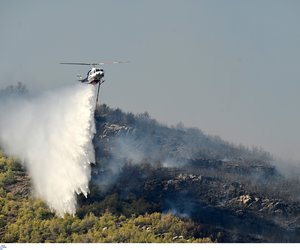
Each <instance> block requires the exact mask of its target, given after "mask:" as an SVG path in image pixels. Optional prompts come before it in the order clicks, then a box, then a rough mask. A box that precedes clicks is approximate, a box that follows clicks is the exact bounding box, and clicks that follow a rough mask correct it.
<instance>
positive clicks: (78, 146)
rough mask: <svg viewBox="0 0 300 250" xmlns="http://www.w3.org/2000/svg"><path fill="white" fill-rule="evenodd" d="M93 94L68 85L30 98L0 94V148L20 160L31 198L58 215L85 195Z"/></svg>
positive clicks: (90, 155) (91, 157) (91, 152)
mask: <svg viewBox="0 0 300 250" xmlns="http://www.w3.org/2000/svg"><path fill="white" fill-rule="evenodd" d="M94 104H95V90H94V86H90V85H79V84H77V85H71V86H65V87H59V88H56V89H54V90H51V91H47V92H44V93H42V94H40V95H39V96H35V97H28V96H27V97H24V96H18V95H9V96H6V97H5V98H3V96H2V97H1V95H0V119H1V120H0V145H1V147H3V148H4V150H5V151H6V153H8V154H10V155H15V156H18V157H19V158H20V159H21V160H22V161H24V164H25V166H26V167H27V169H28V171H29V174H30V176H31V179H32V182H33V188H34V190H33V191H34V194H35V195H36V196H37V197H41V198H42V199H44V200H45V201H46V202H47V204H48V205H49V206H50V207H51V208H52V209H53V210H54V211H55V212H56V213H57V214H58V215H60V216H63V214H64V213H71V214H74V213H75V209H76V193H77V194H79V193H82V194H84V195H85V196H86V195H87V194H88V192H89V188H88V183H89V180H90V177H91V170H90V163H91V162H94V161H95V155H94V148H93V144H92V139H93V136H94V133H95V124H94V116H93V115H94V109H95V106H94Z"/></svg>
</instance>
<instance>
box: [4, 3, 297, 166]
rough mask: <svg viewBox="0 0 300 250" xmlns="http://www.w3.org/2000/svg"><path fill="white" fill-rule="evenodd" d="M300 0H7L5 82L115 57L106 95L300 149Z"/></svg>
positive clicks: (135, 108)
mask: <svg viewBox="0 0 300 250" xmlns="http://www.w3.org/2000/svg"><path fill="white" fill-rule="evenodd" d="M299 13H300V1H298V0H281V1H279V0H195V1H193V0H181V1H179V0H148V1H146V0H131V1H130V0H127V1H125V0H118V1H117V0H107V1H100V0H98V1H96V0H95V1H71V0H70V1H63V0H52V1H40V0H39V1H38V0H36V1H33V0H28V1H21V0H20V1H16V0H7V1H6V0H0V31H1V33H0V86H5V85H7V84H15V83H16V82H18V81H22V82H23V83H24V84H26V85H28V86H29V87H30V88H31V89H33V88H35V89H36V88H39V89H46V88H49V86H57V85H65V84H71V83H73V82H74V81H76V74H78V73H81V74H85V73H86V72H87V71H88V70H89V68H88V67H84V66H83V67H73V66H66V65H60V64H59V62H62V61H74V62H98V61H109V60H130V62H131V63H130V64H120V65H111V66H106V67H105V68H104V69H105V71H106V77H105V78H106V82H105V83H104V84H103V87H102V89H101V101H102V102H105V103H106V104H108V105H109V106H111V107H119V108H121V109H123V110H124V111H127V112H133V113H140V112H145V111H147V112H149V114H150V115H151V117H153V118H155V119H157V120H158V121H160V122H162V123H165V124H168V125H176V124H177V123H178V122H183V123H184V124H185V125H186V126H188V127H191V126H192V127H198V128H200V129H201V130H203V131H204V132H205V133H207V134H211V135H219V136H221V137H222V138H223V139H225V140H228V141H230V142H234V143H237V144H239V143H241V144H243V145H246V146H252V145H256V146H261V147H263V148H264V149H266V150H267V151H270V152H271V153H272V154H274V155H275V156H280V157H283V158H285V159H293V160H300V133H299V131H298V129H299V127H300V115H299V114H298V113H299V112H298V109H299V107H300V98H299V93H300V76H299V66H300V28H299V24H300V15H299Z"/></svg>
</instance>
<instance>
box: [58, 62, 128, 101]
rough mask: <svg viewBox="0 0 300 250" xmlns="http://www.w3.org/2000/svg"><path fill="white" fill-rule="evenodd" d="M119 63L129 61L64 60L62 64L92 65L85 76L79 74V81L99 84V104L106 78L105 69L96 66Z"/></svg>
mask: <svg viewBox="0 0 300 250" xmlns="http://www.w3.org/2000/svg"><path fill="white" fill-rule="evenodd" d="M118 63H129V61H112V62H99V63H79V62H62V63H60V64H68V65H84V66H92V68H91V69H90V70H89V71H88V72H87V75H86V77H85V78H82V76H81V75H77V77H78V81H79V82H82V83H87V84H92V85H96V84H98V90H97V99H96V104H97V103H98V96H99V90H100V85H101V84H102V83H104V81H105V80H104V70H103V69H101V68H98V67H96V66H97V65H105V64H118Z"/></svg>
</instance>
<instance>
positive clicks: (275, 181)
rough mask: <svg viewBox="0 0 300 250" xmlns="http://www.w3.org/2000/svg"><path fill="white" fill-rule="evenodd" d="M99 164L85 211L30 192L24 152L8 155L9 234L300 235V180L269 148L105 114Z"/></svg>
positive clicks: (85, 237) (97, 142)
mask: <svg viewBox="0 0 300 250" xmlns="http://www.w3.org/2000/svg"><path fill="white" fill-rule="evenodd" d="M95 121H96V131H97V132H96V134H95V137H94V140H93V143H94V147H95V151H96V164H95V165H93V166H92V180H91V182H90V194H89V196H88V198H85V197H84V196H83V195H80V196H78V203H79V204H78V208H77V211H76V215H75V216H68V215H67V216H65V217H64V218H60V217H57V216H56V215H55V214H54V213H52V212H51V211H50V210H49V209H48V208H47V206H46V205H45V204H44V203H43V202H42V201H41V200H38V199H35V198H33V197H32V195H31V194H30V178H29V177H28V175H27V174H26V171H25V170H24V168H23V166H22V165H20V164H19V163H18V162H17V161H16V159H12V158H7V157H6V156H5V155H4V153H3V152H2V153H1V156H0V171H1V176H0V177H1V178H0V185H1V186H0V190H1V194H0V195H1V202H0V206H1V207H0V209H1V219H0V224H1V232H0V240H1V241H2V242H299V241H300V213H299V211H300V210H299V209H300V202H299V198H298V194H299V189H300V185H299V179H298V178H296V177H295V178H294V179H292V180H291V179H287V178H286V177H284V176H282V175H281V174H280V173H279V172H278V171H277V169H276V167H275V166H273V164H272V157H271V156H270V154H269V153H267V152H265V151H264V150H262V149H258V148H253V149H247V148H245V147H243V146H235V145H232V144H230V143H227V142H225V141H223V140H222V139H220V138H218V137H214V136H209V135H206V134H204V133H203V132H202V131H201V130H199V129H195V128H185V127H184V126H183V125H178V126H176V127H167V126H164V125H162V124H159V123H158V122H157V121H155V120H154V119H152V118H150V117H149V115H148V114H147V113H144V114H140V115H133V114H131V113H124V112H122V111H121V110H120V109H111V108H109V107H107V106H106V105H102V106H100V107H98V108H97V110H96V113H95Z"/></svg>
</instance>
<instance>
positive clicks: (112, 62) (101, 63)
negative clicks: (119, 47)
mask: <svg viewBox="0 0 300 250" xmlns="http://www.w3.org/2000/svg"><path fill="white" fill-rule="evenodd" d="M117 63H129V61H111V62H99V63H77V62H74V63H73V62H63V63H60V64H69V65H93V66H95V65H106V64H117Z"/></svg>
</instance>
